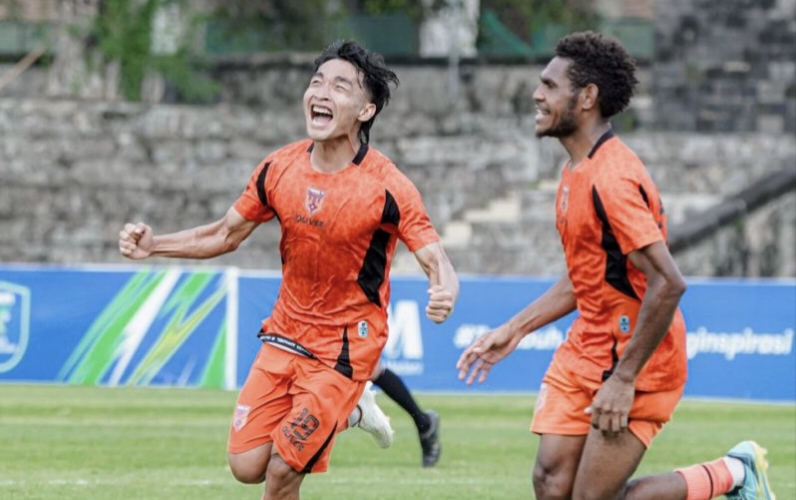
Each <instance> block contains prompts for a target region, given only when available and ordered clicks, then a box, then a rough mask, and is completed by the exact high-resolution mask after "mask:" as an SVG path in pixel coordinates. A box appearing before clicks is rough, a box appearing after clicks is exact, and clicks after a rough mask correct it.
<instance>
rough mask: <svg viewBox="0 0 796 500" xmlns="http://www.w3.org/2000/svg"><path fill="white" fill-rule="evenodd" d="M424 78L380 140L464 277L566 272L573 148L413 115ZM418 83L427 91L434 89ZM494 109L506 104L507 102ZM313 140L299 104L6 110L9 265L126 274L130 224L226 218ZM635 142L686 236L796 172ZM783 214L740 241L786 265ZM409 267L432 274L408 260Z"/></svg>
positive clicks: (241, 257) (261, 258) (453, 116)
mask: <svg viewBox="0 0 796 500" xmlns="http://www.w3.org/2000/svg"><path fill="white" fill-rule="evenodd" d="M417 71H418V72H419V73H418V74H415V75H412V77H409V78H406V77H405V81H406V82H407V83H406V84H405V85H404V86H403V87H402V92H403V94H399V95H396V97H395V101H394V103H393V104H391V105H390V106H389V107H388V108H387V110H386V111H385V113H384V115H383V116H380V117H379V119H378V120H377V122H376V125H375V127H374V129H373V134H374V141H373V143H374V146H375V147H377V148H379V149H382V150H383V151H385V152H386V153H388V154H389V155H390V156H391V157H392V158H394V160H395V161H396V163H397V164H398V165H399V166H400V167H401V168H402V170H403V171H404V172H406V174H407V175H408V176H409V177H410V178H411V179H412V180H413V181H414V182H415V183H416V184H417V185H418V187H419V188H420V190H421V192H422V193H423V195H424V198H425V200H426V204H427V207H428V209H429V212H430V214H431V216H432V219H433V221H434V223H435V224H436V225H437V226H438V227H439V229H440V232H441V233H442V235H443V237H444V239H445V243H446V245H447V247H448V248H449V252H450V254H451V256H452V259H453V260H454V263H455V264H456V266H457V268H458V269H459V270H461V271H463V272H471V273H476V272H479V273H501V274H506V273H509V274H511V273H514V274H536V275H545V274H557V273H559V272H561V270H562V269H563V262H562V261H561V256H560V250H559V244H558V240H557V236H556V233H555V230H554V228H553V217H552V216H553V211H552V210H553V208H552V207H553V197H554V187H555V178H556V176H557V169H558V166H557V165H559V164H560V162H561V160H562V159H563V151H562V150H561V149H560V146H558V144H557V142H555V141H552V140H544V141H539V140H538V139H536V138H535V137H534V136H533V132H532V124H531V123H530V122H529V121H528V120H527V119H525V118H522V117H518V116H515V115H514V114H513V111H512V110H511V109H507V110H503V111H500V112H499V113H496V114H495V115H493V116H490V115H489V114H487V113H484V114H480V115H476V114H474V113H469V112H464V111H461V110H457V109H456V106H455V104H454V105H452V106H451V107H450V108H448V109H446V108H444V106H441V105H437V106H435V107H432V106H431V104H430V103H431V102H432V101H433V99H430V100H429V101H428V103H427V104H428V107H425V108H424V107H423V106H421V105H419V104H417V103H415V104H414V105H412V106H410V105H408V104H407V103H406V101H408V100H410V99H411V97H410V96H411V95H412V94H413V93H416V94H417V95H424V96H425V94H424V92H426V93H428V92H431V91H432V90H431V89H433V88H434V87H433V86H432V82H433V81H434V79H433V78H432V77H431V75H429V76H428V77H426V76H424V75H423V72H422V71H421V70H417ZM425 71H429V72H430V73H431V70H425ZM529 72H530V71H529V70H526V71H525V73H529ZM488 76H489V78H491V79H493V80H494V81H495V82H498V81H509V80H510V79H511V78H512V76H513V77H514V78H519V75H514V74H513V73H512V72H510V71H509V72H507V73H506V74H504V75H495V73H494V70H491V71H490V72H489V75H488ZM410 82H412V83H410ZM413 82H423V83H422V84H423V85H427V86H426V87H425V89H424V92H420V90H418V89H417V88H415V87H414V83H413ZM496 87H498V88H499V86H498V85H497V84H496ZM442 96H444V92H440V94H438V99H439V100H440V101H442V100H443V99H444V97H442ZM426 99H428V98H427V97H426ZM483 100H484V102H485V103H486V104H485V106H486V105H489V106H495V107H497V106H498V102H503V101H505V100H506V99H503V100H499V99H497V98H495V99H494V100H493V101H491V103H490V101H488V100H487V99H486V98H483ZM509 100H510V99H509ZM424 102H425V101H424ZM302 136H303V118H302V117H301V114H300V110H299V109H298V108H297V106H288V105H285V107H284V108H281V109H280V108H278V107H274V108H271V107H249V106H239V105H230V104H218V105H213V106H203V107H200V106H179V105H145V104H130V103H120V102H85V101H77V100H40V99H0V260H2V261H5V262H8V261H17V262H51V263H71V264H76V263H89V262H91V263H121V262H123V260H122V259H121V257H120V256H119V255H118V251H117V245H116V241H117V234H118V232H119V230H120V229H121V227H122V225H123V223H124V222H126V221H135V220H143V221H146V222H147V223H149V224H151V225H152V226H153V227H154V228H155V230H156V231H157V232H164V231H174V230H178V229H182V228H187V227H192V226H195V225H199V224H203V223H207V222H210V221H212V220H215V219H217V218H219V217H221V216H222V215H223V214H224V212H225V211H226V210H227V209H228V208H229V206H230V205H231V203H233V202H234V200H235V198H236V197H237V196H238V194H239V193H240V192H241V190H242V189H243V186H244V185H245V182H246V180H247V179H248V176H249V175H250V173H251V171H252V169H253V168H254V167H255V166H256V164H257V163H258V162H259V160H260V159H261V158H262V157H263V156H265V154H267V153H268V152H269V151H271V150H273V149H274V148H276V147H278V146H279V145H281V144H284V143H286V142H288V141H292V140H295V139H298V138H300V137H302ZM623 137H624V139H625V140H626V141H627V142H628V143H629V144H630V145H631V146H632V147H633V148H635V149H636V150H637V151H638V152H639V155H640V156H641V157H642V159H644V160H645V161H646V162H647V164H648V165H649V168H650V171H651V172H652V174H653V177H654V178H655V179H656V180H657V181H658V182H659V184H660V186H661V189H662V193H663V197H664V203H665V204H666V206H667V210H668V211H669V213H670V216H671V219H672V223H673V224H676V223H677V221H678V220H683V218H685V217H688V215H689V214H692V213H694V211H698V210H701V209H704V208H706V207H708V206H710V205H711V204H712V203H715V202H717V201H719V200H721V199H722V198H723V197H725V196H727V195H731V194H732V193H733V192H736V191H737V190H739V189H740V188H742V187H743V186H745V185H747V184H749V183H751V182H753V181H755V180H756V179H758V178H760V177H761V176H763V175H765V174H766V173H767V172H771V171H773V170H776V169H779V168H782V167H783V165H791V166H792V165H793V158H796V145H794V141H793V140H792V138H791V137H790V136H786V135H781V136H775V135H771V134H722V135H695V134H685V133H671V132H669V133H656V134H650V133H641V132H634V133H627V134H625V135H624V136H623ZM761 158H763V159H765V161H761ZM771 210H772V211H773V212H771V214H769V215H766V216H763V217H762V218H755V217H754V216H752V217H750V218H749V220H748V222H746V223H745V229H744V231H743V232H740V233H737V234H736V236H735V238H736V240H737V238H738V237H743V238H746V239H748V240H749V244H747V245H746V247H748V248H749V251H748V252H747V254H748V255H747V256H746V257H745V258H746V259H747V261H749V262H752V261H755V259H758V260H761V259H762V260H765V258H766V255H768V254H767V253H766V252H769V253H770V252H771V250H770V248H769V247H770V245H768V246H766V245H762V246H760V245H755V244H754V241H756V240H761V239H762V240H765V241H771V240H772V238H773V239H774V240H776V241H783V242H786V240H787V238H788V237H792V236H788V235H792V234H793V227H794V226H796V220H794V217H796V215H794V214H796V212H795V211H793V210H792V203H790V204H788V203H787V202H783V203H781V204H780V205H777V204H774V205H773V208H772V209H771ZM773 219H776V220H777V221H778V222H777V223H776V224H772V223H771V222H770V221H771V220H773ZM772 231H773V233H772ZM788 231H790V232H788ZM763 234H769V236H761V235H763ZM278 238H279V229H278V226H277V225H276V224H275V223H272V224H267V225H264V226H263V227H262V228H261V229H259V230H258V231H257V232H255V234H254V235H253V236H252V237H251V238H250V240H249V241H247V242H246V244H244V246H243V247H242V248H241V249H240V250H239V251H238V252H236V253H235V254H232V255H229V256H225V257H222V258H220V259H218V260H214V261H213V262H212V263H213V264H234V265H239V266H241V267H247V268H266V269H277V268H278V267H279V255H278ZM722 241H726V240H722ZM734 241H735V240H734ZM716 244H718V245H719V246H721V243H716ZM733 245H736V243H733ZM736 246H737V245H736ZM782 247H783V249H782V250H779V254H778V255H780V256H781V257H779V260H778V261H777V262H780V263H781V264H780V265H778V266H777V268H776V269H774V270H771V269H769V268H767V267H765V266H766V265H768V266H769V267H770V266H771V265H772V264H765V265H760V266H757V268H755V267H754V266H752V265H746V267H744V266H730V265H727V264H721V266H720V268H721V269H723V270H726V271H727V272H728V273H730V274H738V273H740V272H741V271H743V272H744V273H746V275H760V274H764V273H765V274H773V275H793V274H794V271H793V266H792V265H790V264H788V262H792V261H793V259H792V249H793V245H790V246H788V245H787V244H784V243H783V245H782ZM756 251H758V252H759V253H760V257H759V258H758V257H756V256H755V255H754V252H756ZM788 252H791V253H788ZM700 255H701V254H699V253H698V252H695V253H693V256H692V257H689V262H690V263H692V264H689V267H688V271H689V273H690V274H696V275H714V274H716V273H717V267H716V265H717V263H716V262H715V259H712V258H709V256H708V258H700ZM164 262H165V261H164ZM395 269H396V271H397V272H417V271H418V268H417V266H416V264H415V263H414V261H413V259H412V258H411V256H409V255H407V254H406V253H405V252H402V253H401V255H400V256H399V258H398V260H397V261H396V267H395ZM763 269H765V271H763Z"/></svg>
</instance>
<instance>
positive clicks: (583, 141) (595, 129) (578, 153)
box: [561, 122, 611, 168]
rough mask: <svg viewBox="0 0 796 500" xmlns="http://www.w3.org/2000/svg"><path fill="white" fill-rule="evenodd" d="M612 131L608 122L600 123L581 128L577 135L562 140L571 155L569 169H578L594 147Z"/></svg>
mask: <svg viewBox="0 0 796 500" xmlns="http://www.w3.org/2000/svg"><path fill="white" fill-rule="evenodd" d="M609 130H611V124H610V123H608V122H599V123H595V124H592V125H591V126H586V127H581V128H579V129H578V130H577V131H576V132H575V133H573V134H571V135H569V136H567V137H562V138H561V145H562V146H564V149H566V150H567V153H569V167H570V168H575V167H577V166H578V165H579V164H580V163H581V162H582V161H583V160H585V159H586V157H587V156H589V153H591V151H592V149H593V148H594V145H595V144H597V141H599V140H600V137H602V136H603V135H604V134H605V133H606V132H608V131H609Z"/></svg>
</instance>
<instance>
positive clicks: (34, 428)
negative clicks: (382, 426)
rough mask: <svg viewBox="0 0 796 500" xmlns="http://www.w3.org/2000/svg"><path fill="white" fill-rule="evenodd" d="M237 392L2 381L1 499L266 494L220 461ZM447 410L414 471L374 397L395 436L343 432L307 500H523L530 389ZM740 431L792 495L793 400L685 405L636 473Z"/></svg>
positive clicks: (401, 422) (724, 444)
mask: <svg viewBox="0 0 796 500" xmlns="http://www.w3.org/2000/svg"><path fill="white" fill-rule="evenodd" d="M235 396H236V394H235V393H232V392H225V391H220V390H186V389H133V388H117V389H106V388H97V387H79V386H31V385H0V498H2V499H3V500H16V499H29V500H33V499H36V500H38V499H42V500H44V499H47V500H49V499H59V500H78V499H79V500H87V499H91V500H94V499H96V500H115V499H119V500H122V499H124V500H127V499H130V500H133V499H135V500H141V499H147V500H156V499H170V500H172V499H178V500H179V499H191V500H194V499H220V498H224V499H226V498H239V499H246V498H250V499H259V498H260V496H261V495H262V491H263V490H262V487H261V486H246V485H240V484H237V483H236V482H235V481H234V480H233V478H232V476H231V474H230V473H229V470H228V469H227V467H226V439H227V429H228V426H229V422H230V419H231V412H232V408H233V404H234V401H235ZM418 400H419V401H420V402H421V404H422V405H423V406H424V407H425V408H433V409H435V410H437V411H438V412H439V413H440V415H441V416H442V423H441V435H442V442H443V453H442V459H441V461H440V463H439V465H438V466H437V467H436V468H433V469H422V468H421V467H420V447H419V444H418V441H417V434H416V431H415V429H414V426H413V424H412V422H411V420H410V419H409V416H408V415H406V413H404V412H403V410H401V409H400V408H399V407H398V406H396V405H395V404H394V403H393V402H392V401H390V400H389V399H387V398H386V397H384V396H383V395H380V396H378V401H379V404H380V405H381V406H382V407H383V408H384V410H385V411H386V412H387V413H388V414H389V415H391V417H392V421H393V425H394V427H395V430H396V441H395V443H394V444H393V446H392V447H391V448H389V449H388V450H382V449H380V448H378V447H377V446H376V445H375V444H374V443H373V441H372V439H371V438H370V436H368V435H367V434H365V433H363V432H361V431H359V430H351V431H349V432H345V433H343V434H341V435H340V436H339V438H338V443H337V446H336V447H335V449H334V452H333V455H332V464H331V468H330V471H329V472H328V473H326V474H317V475H310V476H308V477H307V478H306V479H305V481H304V487H303V489H302V498H303V499H305V500H312V499H323V500H351V499H379V500H399V499H400V500H406V499H414V500H426V499H434V500H445V499H450V500H454V499H456V500H461V499H464V500H468V499H496V500H514V499H516V500H520V499H522V500H528V499H531V498H533V494H532V492H531V478H530V470H531V467H532V464H533V459H534V456H535V453H536V446H537V442H538V440H537V438H536V437H535V436H534V435H532V434H531V433H530V432H528V426H529V423H530V418H531V412H532V408H533V398H532V397H530V396H478V395H472V396H441V395H425V394H421V395H418ZM742 439H755V440H757V441H758V442H760V443H761V444H762V445H763V446H765V447H767V448H768V450H769V454H768V458H769V462H770V463H771V468H770V470H769V477H770V478H771V481H772V483H773V489H774V491H775V493H777V496H778V498H779V499H780V500H789V499H796V405H757V404H754V405H753V404H740V403H724V402H695V401H684V402H683V403H681V405H680V407H679V409H678V410H677V412H676V414H675V417H674V420H673V422H671V423H670V424H669V425H668V426H667V427H666V428H665V429H664V431H663V433H662V434H661V435H660V436H659V437H658V438H657V439H656V441H655V443H654V444H653V447H652V449H651V450H650V451H649V452H648V453H647V456H646V457H645V459H644V461H643V462H642V464H641V467H640V469H639V474H648V473H658V472H668V471H671V470H672V469H673V468H675V467H679V466H684V465H689V464H691V463H695V462H701V461H705V460H709V459H713V458H716V457H718V456H721V455H723V454H724V453H725V452H726V451H727V450H728V449H729V448H730V447H732V446H733V445H734V444H735V443H736V442H738V441H740V440H742Z"/></svg>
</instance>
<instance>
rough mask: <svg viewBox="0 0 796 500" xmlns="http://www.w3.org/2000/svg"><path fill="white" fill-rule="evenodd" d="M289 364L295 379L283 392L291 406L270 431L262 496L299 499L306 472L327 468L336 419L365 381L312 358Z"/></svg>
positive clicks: (271, 499)
mask: <svg viewBox="0 0 796 500" xmlns="http://www.w3.org/2000/svg"><path fill="white" fill-rule="evenodd" d="M292 365H293V367H294V370H295V377H294V379H293V380H292V384H291V386H290V389H289V391H288V394H289V396H290V397H291V401H292V408H291V409H290V411H289V412H288V414H287V415H285V417H284V418H283V419H282V421H281V422H280V423H279V424H278V425H277V430H276V431H275V432H273V450H272V455H271V458H270V460H269V463H268V469H267V472H266V483H265V487H266V496H265V498H266V499H267V500H286V499H290V500H292V499H298V498H299V488H300V486H301V483H302V481H303V479H304V476H305V475H306V474H309V473H320V472H326V471H327V470H328V467H329V459H330V456H331V450H332V448H333V447H334V443H335V437H336V435H337V433H338V432H340V430H341V429H340V427H341V422H344V421H345V420H346V418H347V415H349V414H350V413H351V412H352V410H353V409H354V407H355V406H356V405H357V400H358V399H359V397H360V395H361V393H362V391H363V389H364V385H365V383H364V382H357V381H353V380H350V379H348V378H347V377H345V376H343V375H341V374H340V373H338V372H336V371H334V370H332V369H330V368H329V367H327V366H325V365H324V364H322V363H321V362H320V361H318V360H315V359H309V358H303V357H298V356H295V357H294V359H293V361H292Z"/></svg>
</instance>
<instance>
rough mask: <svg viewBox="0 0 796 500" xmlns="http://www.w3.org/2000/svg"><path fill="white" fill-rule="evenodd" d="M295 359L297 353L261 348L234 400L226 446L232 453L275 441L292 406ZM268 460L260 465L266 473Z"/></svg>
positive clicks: (266, 346) (266, 347) (271, 347)
mask: <svg viewBox="0 0 796 500" xmlns="http://www.w3.org/2000/svg"><path fill="white" fill-rule="evenodd" d="M295 358H297V355H295V354H292V353H289V352H286V351H283V350H281V349H277V348H275V347H273V346H269V345H267V344H264V345H263V346H262V348H261V349H260V352H259V353H258V354H257V357H256V358H255V360H254V362H253V363H252V366H251V368H250V370H249V375H248V377H247V378H246V382H245V383H244V384H243V387H242V388H241V390H240V393H239V394H238V400H237V401H236V403H235V411H234V414H233V416H232V423H231V425H230V430H229V441H228V445H227V451H228V452H229V453H230V454H231V455H237V454H243V453H244V452H247V451H249V450H253V449H255V448H258V447H261V446H263V445H265V444H266V443H270V442H272V441H273V434H274V433H275V432H276V431H277V429H278V426H279V424H280V422H281V421H282V420H283V419H284V417H285V415H287V414H288V413H289V412H290V410H291V408H292V406H293V405H292V399H291V396H290V395H289V394H288V391H289V387H290V384H291V382H290V381H291V379H292V377H293V369H294V368H293V363H295ZM254 455H256V454H252V455H243V456H244V457H249V456H254ZM267 461H268V459H267V456H266V458H265V461H264V462H263V463H262V464H261V465H262V468H263V473H265V466H266V465H267Z"/></svg>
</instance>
